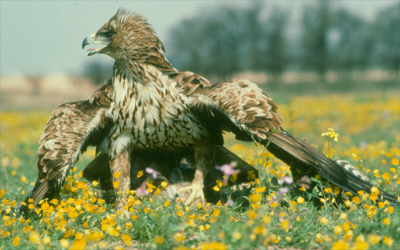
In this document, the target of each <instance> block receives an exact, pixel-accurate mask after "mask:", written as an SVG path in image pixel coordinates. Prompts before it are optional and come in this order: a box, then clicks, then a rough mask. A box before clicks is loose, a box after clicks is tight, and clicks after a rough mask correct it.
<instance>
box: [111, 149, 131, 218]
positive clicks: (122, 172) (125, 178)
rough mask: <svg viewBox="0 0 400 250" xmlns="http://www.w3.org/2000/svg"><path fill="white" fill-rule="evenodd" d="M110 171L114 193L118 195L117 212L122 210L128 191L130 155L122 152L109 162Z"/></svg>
mask: <svg viewBox="0 0 400 250" xmlns="http://www.w3.org/2000/svg"><path fill="white" fill-rule="evenodd" d="M110 169H111V174H112V180H113V187H114V191H115V192H116V193H117V195H119V198H118V200H117V208H118V210H120V209H122V208H123V205H124V204H123V202H124V199H125V198H126V197H127V191H129V189H130V178H131V173H130V153H129V152H128V151H127V152H122V153H121V154H120V155H118V156H116V157H114V158H112V159H111V160H110Z"/></svg>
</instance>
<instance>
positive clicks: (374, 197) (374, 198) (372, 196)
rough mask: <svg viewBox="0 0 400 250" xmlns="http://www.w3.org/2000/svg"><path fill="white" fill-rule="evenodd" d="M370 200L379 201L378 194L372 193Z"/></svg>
mask: <svg viewBox="0 0 400 250" xmlns="http://www.w3.org/2000/svg"><path fill="white" fill-rule="evenodd" d="M369 198H370V200H373V201H375V200H376V199H378V194H375V193H372V194H370V195H369Z"/></svg>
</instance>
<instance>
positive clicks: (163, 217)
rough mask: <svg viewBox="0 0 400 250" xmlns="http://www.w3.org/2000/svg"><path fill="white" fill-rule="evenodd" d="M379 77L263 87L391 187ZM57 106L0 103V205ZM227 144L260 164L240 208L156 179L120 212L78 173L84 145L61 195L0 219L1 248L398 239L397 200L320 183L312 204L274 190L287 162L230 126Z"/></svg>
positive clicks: (395, 96)
mask: <svg viewBox="0 0 400 250" xmlns="http://www.w3.org/2000/svg"><path fill="white" fill-rule="evenodd" d="M360 84H361V83H360ZM375 84H378V83H375ZM366 86H367V85H366ZM373 86H376V85H373ZM380 86H381V88H380V91H376V89H375V88H374V87H365V88H359V87H358V89H359V91H356V92H350V93H347V92H346V91H343V90H342V88H341V87H340V86H339V87H338V86H337V85H332V86H330V85H326V88H310V87H309V86H308V85H303V88H302V87H301V85H285V84H283V85H278V86H268V85H265V86H263V88H264V89H265V92H266V93H268V94H269V95H270V96H272V97H273V99H274V100H275V101H276V103H278V105H279V108H280V109H279V112H280V113H281V115H282V117H283V119H284V121H285V123H284V128H285V129H286V130H288V131H289V132H291V133H292V134H294V135H296V136H298V137H299V138H301V139H303V140H306V141H307V142H309V143H311V144H312V145H313V146H315V147H316V148H317V149H319V150H321V151H323V152H325V153H326V154H327V155H329V156H330V157H332V158H333V159H345V160H348V161H350V162H351V163H352V164H353V165H355V166H356V167H357V168H358V169H360V170H361V171H362V172H363V173H365V174H366V175H367V176H368V177H369V178H370V180H371V182H372V183H373V184H374V185H376V186H377V187H380V188H382V189H384V190H386V191H388V192H389V193H392V194H395V195H397V196H400V191H399V190H400V178H399V175H400V168H399V160H400V149H399V148H400V147H399V146H400V130H399V127H400V99H399V97H400V96H399V88H398V84H397V85H396V83H384V82H383V83H381V85H380ZM382 86H386V87H385V88H382ZM354 88H355V87H354ZM269 89H271V90H269ZM88 96H89V95H88ZM45 103H46V102H45ZM57 105H58V104H55V103H53V104H47V106H46V107H45V108H44V107H43V105H42V107H41V108H39V107H34V108H29V107H19V108H16V109H7V110H2V111H1V113H0V114H1V122H0V125H1V127H0V145H1V151H0V159H1V167H0V196H1V197H0V201H1V203H0V209H7V208H9V207H10V206H15V205H18V204H19V203H20V202H21V201H22V200H23V199H24V198H25V196H26V194H27V193H28V192H29V190H30V188H31V185H32V184H33V182H34V181H35V180H36V175H37V172H36V169H35V167H34V166H35V161H36V153H37V147H38V144H37V141H38V139H39V137H40V135H41V133H42V131H43V129H44V125H45V123H46V122H47V119H48V117H49V115H50V113H51V111H52V109H53V108H55V107H56V106H57ZM328 128H333V129H334V130H335V132H337V133H339V137H338V142H335V141H333V139H330V140H329V143H328V139H327V138H325V137H323V136H321V134H322V133H323V132H326V131H328ZM226 145H227V147H228V148H229V149H231V150H232V151H233V152H235V153H236V154H238V155H239V156H241V157H242V158H244V159H245V160H246V161H248V162H249V163H250V164H252V165H253V166H254V167H256V168H257V169H259V171H260V173H261V175H260V177H259V179H258V180H253V186H254V187H255V188H253V189H252V191H251V192H252V195H250V196H245V197H243V199H248V198H249V199H250V206H249V207H240V206H238V204H237V203H238V202H236V203H235V204H234V205H233V206H227V205H224V204H217V205H210V206H207V207H202V208H197V207H196V208H189V207H185V206H183V204H182V203H180V202H179V201H168V202H167V200H166V198H165V193H164V192H161V194H158V195H157V194H156V193H157V192H158V191H157V188H160V190H163V188H162V187H157V188H154V190H153V191H152V194H151V195H149V196H145V197H139V196H136V194H133V195H132V196H131V198H130V200H129V203H128V204H129V205H128V207H127V209H128V210H129V211H130V212H129V217H128V218H124V216H125V215H124V214H121V212H118V211H115V210H114V209H113V208H112V206H106V205H105V204H104V200H101V199H100V197H99V194H98V190H97V189H96V188H94V187H93V186H92V185H91V184H90V183H87V182H86V181H85V180H83V179H82V178H80V177H79V176H80V171H82V169H83V167H84V166H85V165H86V164H87V163H88V162H89V161H90V160H91V159H93V157H94V154H95V153H94V149H90V150H88V152H87V153H86V154H84V155H83V156H82V157H81V160H80V161H79V163H78V165H77V167H76V169H74V170H73V171H72V172H71V174H70V177H68V181H67V182H66V188H65V189H64V192H63V193H64V194H63V195H62V197H61V199H60V200H53V201H46V202H44V203H42V204H41V205H40V206H38V207H36V208H33V210H34V212H33V213H34V214H36V213H35V212H37V213H39V214H41V215H38V216H34V218H31V219H29V220H28V221H25V220H23V219H22V218H19V217H17V218H13V217H7V216H5V217H3V218H2V220H1V221H0V249H12V248H14V246H18V248H23V249H36V248H38V247H39V248H40V249H60V248H71V249H83V248H88V249H155V248H159V249H170V248H176V249H190V248H195V249H198V248H200V249H253V248H257V249H276V248H279V249H282V248H283V249H285V248H287V249H298V248H301V249H309V248H313V249H330V248H333V249H350V248H352V249H368V248H369V249H395V248H396V247H395V246H396V245H399V244H400V234H399V230H400V216H399V214H400V209H399V206H396V205H393V204H388V203H378V202H374V201H372V200H370V199H369V197H368V196H364V198H363V196H361V197H348V199H349V200H348V202H346V203H342V204H336V202H335V201H334V202H333V198H335V196H334V195H333V193H330V190H329V189H325V188H329V186H327V185H324V186H323V188H322V189H320V190H319V195H321V197H320V198H324V199H325V200H326V204H325V206H324V207H323V208H322V209H318V208H317V207H315V206H314V205H313V204H312V203H310V202H307V201H303V199H302V198H303V197H304V198H306V197H307V196H308V195H316V192H315V190H314V191H313V190H307V191H304V192H301V191H300V192H292V193H288V194H286V195H280V194H279V185H278V184H276V183H275V182H274V181H273V182H272V183H271V182H270V181H269V180H271V179H274V178H276V179H278V180H279V179H281V178H282V177H283V176H284V175H290V170H289V167H288V166H286V165H285V164H282V163H281V162H280V161H279V160H277V159H275V158H274V157H273V156H272V155H271V154H269V153H268V152H265V151H264V150H263V149H262V148H261V147H256V146H254V145H253V144H247V143H245V144H244V143H239V142H237V141H235V140H234V138H233V137H232V136H230V135H227V136H226ZM264 187H266V189H265V190H263V189H264ZM291 189H292V190H298V187H296V186H295V185H294V186H292V187H291ZM150 191H151V190H150ZM274 196H275V197H276V198H277V201H278V202H274ZM337 205H338V206H337ZM40 211H42V212H43V214H42V213H40ZM272 246H273V247H274V248H272Z"/></svg>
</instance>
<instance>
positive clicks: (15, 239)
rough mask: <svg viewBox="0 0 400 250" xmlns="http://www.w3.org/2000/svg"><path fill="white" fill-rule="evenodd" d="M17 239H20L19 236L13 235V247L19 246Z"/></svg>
mask: <svg viewBox="0 0 400 250" xmlns="http://www.w3.org/2000/svg"><path fill="white" fill-rule="evenodd" d="M19 240H20V238H19V237H18V236H15V237H14V239H13V243H12V244H13V245H14V246H15V247H17V246H19Z"/></svg>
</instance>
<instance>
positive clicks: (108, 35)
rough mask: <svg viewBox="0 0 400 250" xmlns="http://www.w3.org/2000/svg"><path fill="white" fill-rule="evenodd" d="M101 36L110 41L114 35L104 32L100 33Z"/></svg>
mask: <svg viewBox="0 0 400 250" xmlns="http://www.w3.org/2000/svg"><path fill="white" fill-rule="evenodd" d="M101 35H102V36H104V37H105V38H107V39H111V38H112V37H113V35H114V33H113V32H112V31H106V32H102V33H101Z"/></svg>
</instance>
